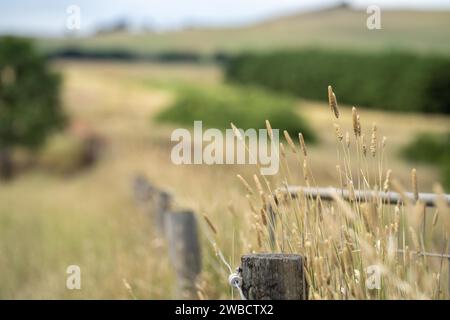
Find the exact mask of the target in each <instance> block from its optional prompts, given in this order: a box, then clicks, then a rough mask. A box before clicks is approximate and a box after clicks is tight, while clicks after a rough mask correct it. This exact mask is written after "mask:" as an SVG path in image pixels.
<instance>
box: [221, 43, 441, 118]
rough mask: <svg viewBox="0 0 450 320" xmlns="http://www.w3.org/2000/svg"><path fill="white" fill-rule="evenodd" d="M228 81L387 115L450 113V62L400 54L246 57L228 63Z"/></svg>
mask: <svg viewBox="0 0 450 320" xmlns="http://www.w3.org/2000/svg"><path fill="white" fill-rule="evenodd" d="M226 75H227V79H228V80H231V81H234V82H239V83H246V84H248V83H250V84H257V85H262V86H264V87H267V88H270V89H275V90H279V91H283V92H287V93H291V94H295V95H298V96H301V97H304V98H308V99H318V100H326V99H327V86H328V85H332V86H333V89H334V91H335V92H336V95H337V98H338V101H339V102H342V103H345V104H351V105H356V104H357V105H361V106H364V107H372V108H379V109H386V110H397V111H420V112H435V113H450V60H449V59H446V58H443V57H431V56H428V57H426V56H415V55H410V54H404V53H354V52H353V53H352V52H334V51H332V52H330V51H320V50H308V51H300V52H272V53H259V54H257V53H247V54H241V55H237V56H235V57H233V58H231V59H230V61H229V63H228V64H227V68H226Z"/></svg>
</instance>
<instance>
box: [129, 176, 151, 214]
mask: <svg viewBox="0 0 450 320" xmlns="http://www.w3.org/2000/svg"><path fill="white" fill-rule="evenodd" d="M153 191H154V190H153V187H152V186H151V185H150V183H149V182H148V181H147V178H145V176H143V175H141V174H138V175H136V176H135V177H134V180H133V194H134V199H135V201H136V204H137V205H138V206H141V205H143V204H147V202H148V201H150V199H151V196H152V193H153Z"/></svg>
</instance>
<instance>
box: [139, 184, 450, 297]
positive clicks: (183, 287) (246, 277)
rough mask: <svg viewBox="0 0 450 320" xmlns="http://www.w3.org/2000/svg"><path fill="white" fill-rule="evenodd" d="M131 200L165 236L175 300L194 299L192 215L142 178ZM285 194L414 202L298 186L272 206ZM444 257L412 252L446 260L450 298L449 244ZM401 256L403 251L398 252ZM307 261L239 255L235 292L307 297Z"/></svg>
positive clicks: (392, 195)
mask: <svg viewBox="0 0 450 320" xmlns="http://www.w3.org/2000/svg"><path fill="white" fill-rule="evenodd" d="M133 191H134V198H135V202H136V204H137V205H138V206H140V207H142V208H143V209H144V212H145V213H146V215H148V216H149V218H151V219H152V220H153V222H154V225H155V229H156V231H157V232H158V233H159V234H160V235H161V236H163V237H165V239H166V241H167V244H168V254H169V257H170V261H171V264H172V266H173V268H174V271H175V273H176V279H177V281H176V296H177V298H182V299H185V298H187V299H195V298H197V293H196V280H197V277H198V275H199V274H200V272H201V249H200V242H199V238H198V228H197V221H196V215H195V214H194V212H192V211H190V210H178V211H175V210H173V208H172V202H173V197H172V195H171V194H170V193H168V192H166V191H163V190H160V189H158V188H156V187H155V186H153V185H151V184H150V183H149V182H148V180H147V178H146V177H145V176H142V175H138V176H136V177H135V179H134V181H133ZM280 192H281V193H282V194H288V195H290V196H291V197H292V198H296V197H298V196H299V195H301V194H302V195H305V196H307V197H312V198H313V199H317V198H320V199H322V200H325V201H333V200H334V199H335V198H336V196H340V197H341V198H343V199H344V200H347V201H361V202H367V201H372V200H373V199H381V200H382V201H383V202H385V203H388V204H396V203H404V202H412V203H414V202H415V199H414V195H413V194H412V193H410V192H405V193H401V194H400V193H396V192H373V191H363V190H355V191H354V192H352V193H350V192H349V191H348V190H342V189H335V188H311V187H301V186H287V187H284V188H279V189H277V190H276V192H274V194H273V198H274V200H275V204H278V199H277V195H279V193H280ZM418 199H419V201H421V202H422V203H423V204H424V205H425V206H429V207H431V206H435V205H436V202H437V201H442V200H443V201H445V202H446V203H447V204H450V195H447V194H446V195H436V194H431V193H419V197H418ZM266 209H267V211H268V214H269V216H268V218H269V223H268V228H269V238H270V241H271V244H272V245H273V248H275V247H276V246H275V241H276V238H275V223H276V219H275V212H274V208H273V207H272V205H271V204H268V205H267V207H266ZM448 250H449V252H448V254H444V253H442V254H438V253H430V252H422V251H420V252H413V251H411V253H413V254H417V255H422V256H428V257H433V258H445V259H448V263H449V267H448V273H449V275H448V277H449V280H448V281H449V283H448V290H449V295H450V243H449V248H448ZM398 252H400V253H401V252H403V250H401V249H400V250H398ZM306 259H307V258H306V257H303V256H300V255H295V254H276V253H273V254H272V253H271V254H251V255H244V256H242V257H241V267H240V268H239V274H235V276H237V277H238V278H239V279H238V280H239V281H238V282H239V289H242V291H241V292H242V295H243V297H245V298H246V299H255V300H261V299H296V300H306V299H308V291H309V284H308V282H307V281H306V277H305V272H306V271H305V269H304V268H305V262H306Z"/></svg>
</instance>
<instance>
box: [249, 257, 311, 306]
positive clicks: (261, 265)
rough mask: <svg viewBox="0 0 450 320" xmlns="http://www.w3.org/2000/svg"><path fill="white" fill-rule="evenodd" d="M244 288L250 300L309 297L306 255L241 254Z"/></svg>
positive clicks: (305, 298) (303, 298)
mask: <svg viewBox="0 0 450 320" xmlns="http://www.w3.org/2000/svg"><path fill="white" fill-rule="evenodd" d="M241 268H242V270H241V275H242V292H243V294H244V296H245V297H246V299H249V300H307V299H308V284H307V281H306V275H305V258H304V257H302V256H300V255H296V254H277V253H262V254H250V255H245V256H242V258H241Z"/></svg>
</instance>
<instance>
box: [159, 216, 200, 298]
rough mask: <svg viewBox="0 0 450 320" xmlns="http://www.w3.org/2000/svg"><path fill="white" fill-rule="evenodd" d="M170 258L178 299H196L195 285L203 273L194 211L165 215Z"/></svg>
mask: <svg viewBox="0 0 450 320" xmlns="http://www.w3.org/2000/svg"><path fill="white" fill-rule="evenodd" d="M165 229H166V238H167V241H168V246H169V257H170V259H171V262H172V265H173V267H174V269H175V272H176V276H177V297H178V298H180V299H195V298H196V296H197V293H196V291H197V290H196V287H195V283H196V280H197V276H198V275H199V273H200V271H201V252H200V244H199V241H198V230H197V221H196V219H195V215H194V213H193V212H192V211H179V212H168V213H166V215H165Z"/></svg>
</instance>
